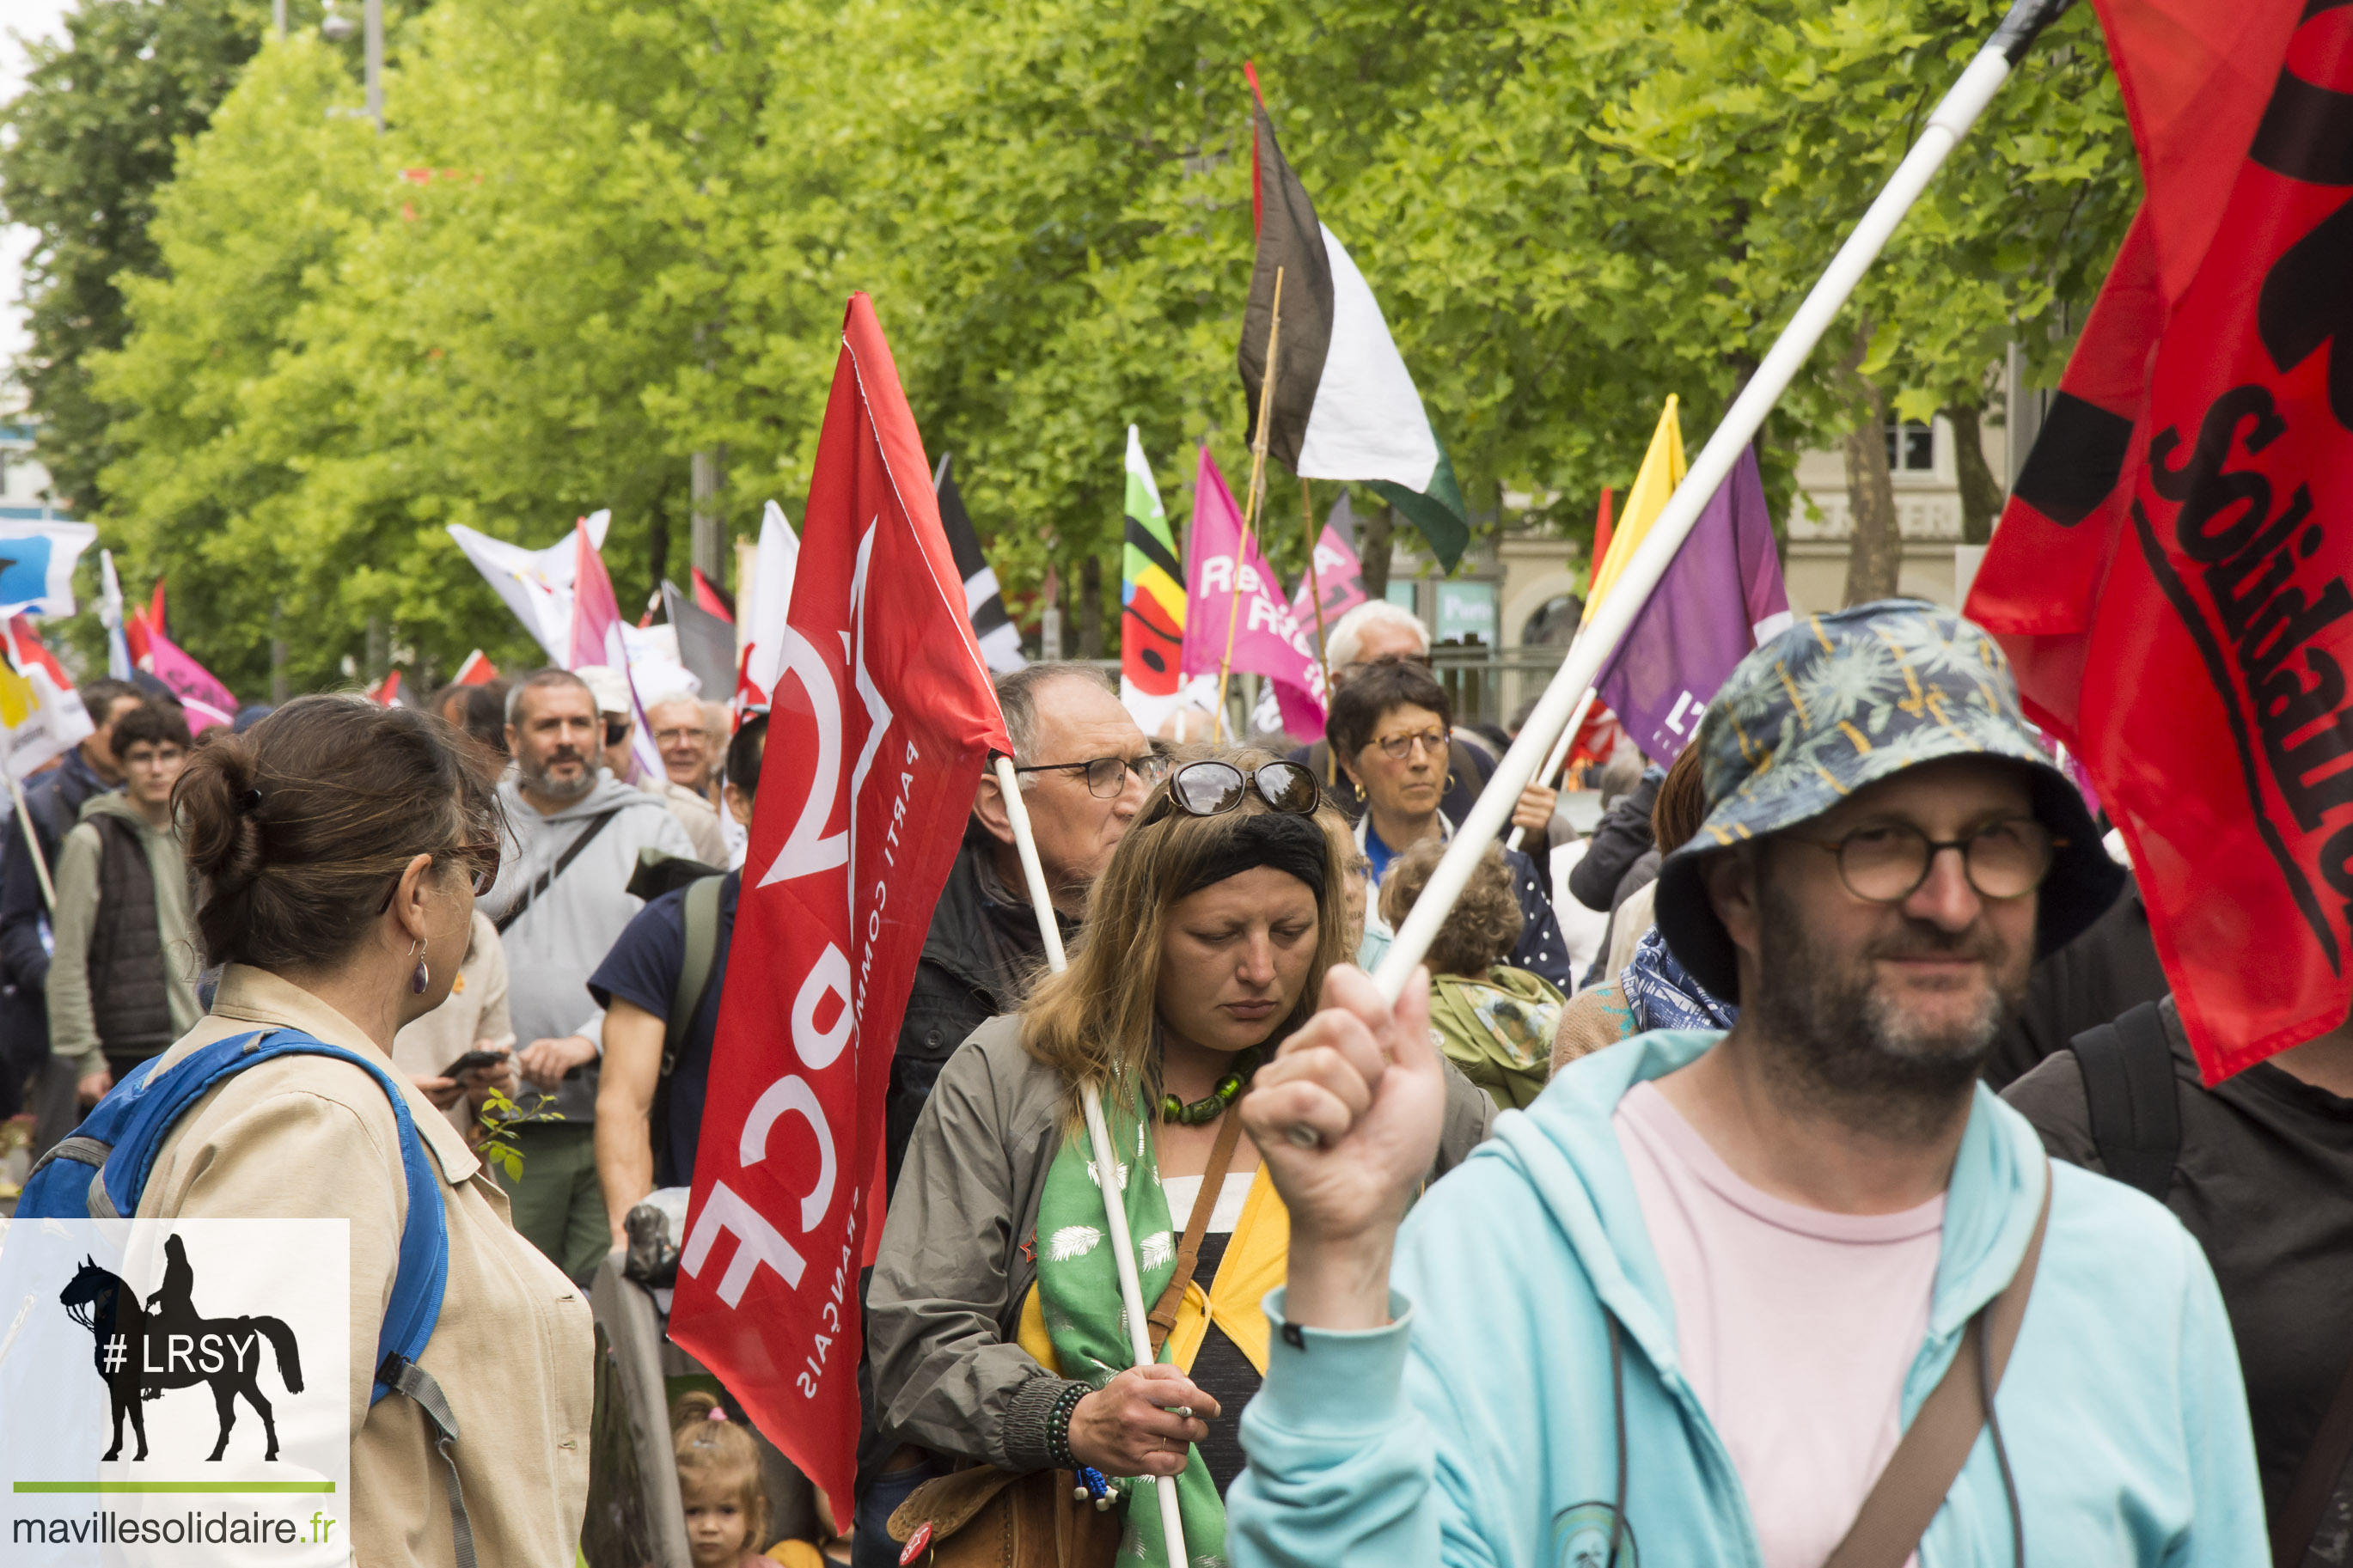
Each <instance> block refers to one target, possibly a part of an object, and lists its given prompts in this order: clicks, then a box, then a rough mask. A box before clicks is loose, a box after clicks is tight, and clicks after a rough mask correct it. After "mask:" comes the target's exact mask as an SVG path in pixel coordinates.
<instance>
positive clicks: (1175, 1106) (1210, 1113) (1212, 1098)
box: [1160, 1046, 1259, 1127]
mask: <svg viewBox="0 0 2353 1568" xmlns="http://www.w3.org/2000/svg"><path fill="white" fill-rule="evenodd" d="M1258 1063H1259V1050H1258V1047H1255V1046H1253V1047H1250V1049H1249V1050H1246V1051H1244V1052H1243V1053H1242V1054H1241V1055H1240V1056H1239V1057H1237V1058H1234V1066H1233V1070H1232V1071H1230V1072H1229V1073H1227V1074H1226V1076H1225V1077H1223V1078H1221V1079H1219V1080H1218V1084H1217V1087H1216V1088H1215V1089H1211V1090H1209V1092H1208V1093H1207V1094H1205V1095H1203V1096H1202V1097H1201V1098H1200V1099H1198V1100H1194V1101H1193V1102H1192V1103H1191V1104H1189V1105H1188V1104H1187V1103H1186V1102H1185V1101H1183V1100H1179V1099H1177V1098H1176V1096H1175V1095H1173V1094H1164V1095H1162V1096H1161V1097H1160V1120H1161V1121H1174V1122H1176V1124H1177V1125H1178V1126H1180V1127H1198V1126H1201V1125H1202V1124H1203V1123H1205V1122H1209V1121H1216V1120H1217V1119H1218V1118H1219V1117H1220V1116H1223V1115H1224V1114H1225V1113H1226V1108H1227V1107H1228V1106H1229V1105H1231V1104H1233V1102H1234V1100H1236V1099H1237V1098H1238V1097H1239V1096H1240V1094H1241V1091H1242V1086H1243V1085H1244V1084H1246V1083H1248V1082H1250V1075H1251V1074H1252V1073H1254V1072H1256V1071H1258Z"/></svg>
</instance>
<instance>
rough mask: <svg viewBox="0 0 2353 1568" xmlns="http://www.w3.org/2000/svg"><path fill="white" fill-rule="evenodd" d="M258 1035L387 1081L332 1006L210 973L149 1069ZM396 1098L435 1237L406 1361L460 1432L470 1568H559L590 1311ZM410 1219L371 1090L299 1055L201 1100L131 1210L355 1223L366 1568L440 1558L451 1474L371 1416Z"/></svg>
mask: <svg viewBox="0 0 2353 1568" xmlns="http://www.w3.org/2000/svg"><path fill="white" fill-rule="evenodd" d="M256 1025H260V1026H273V1025H275V1026H292V1027H295V1028H299V1029H302V1030H304V1031H306V1032H307V1033H309V1034H311V1035H313V1036H315V1037H318V1038H319V1039H322V1040H324V1041H326V1042H327V1043H329V1044H330V1045H337V1046H342V1047H346V1048H347V1049H350V1050H353V1051H356V1052H358V1053H360V1054H361V1055H364V1056H367V1057H370V1058H375V1060H376V1061H377V1062H378V1063H379V1064H381V1065H382V1066H383V1067H384V1068H385V1069H387V1070H393V1064H392V1062H391V1061H390V1059H389V1058H386V1057H385V1054H384V1053H383V1051H382V1050H380V1049H379V1048H378V1047H376V1046H375V1044H373V1043H372V1042H371V1041H370V1040H369V1039H368V1037H366V1036H365V1035H364V1034H362V1033H361V1032H360V1031H359V1029H358V1028H357V1027H355V1026H353V1025H352V1024H351V1023H350V1022H349V1021H348V1020H346V1019H345V1018H344V1017H343V1015H341V1014H340V1013H337V1012H336V1011H335V1010H334V1009H333V1008H332V1007H329V1006H328V1005H326V1004H324V1003H322V1002H321V1001H319V1000H318V999H317V998H316V997H314V996H312V995H311V994H309V993H308V992H306V991H303V990H301V989H300V988H299V987H297V986H294V985H292V984H289V983H287V982H286V981H284V980H281V979H280V978H279V977H278V976H277V975H275V974H271V973H268V972H266V971H263V970H259V969H249V968H247V967H245V966H243V965H240V964H232V965H230V966H229V967H228V968H227V969H226V970H225V971H223V973H222V975H221V982H220V990H219V994H218V995H217V996H216V999H215V1001H214V1003H213V1011H212V1013H211V1015H210V1016H207V1017H205V1018H203V1019H201V1020H199V1021H198V1023H197V1025H196V1026H195V1028H194V1029H192V1030H190V1031H189V1033H188V1034H187V1035H186V1036H185V1037H183V1038H181V1039H180V1040H179V1041H178V1042H177V1043H176V1044H174V1046H173V1047H172V1048H171V1049H170V1050H169V1051H167V1052H165V1053H164V1063H163V1066H162V1067H161V1068H158V1069H157V1070H158V1072H159V1074H160V1073H162V1072H166V1071H169V1070H170V1069H171V1068H172V1067H173V1066H174V1064H176V1063H177V1062H178V1061H179V1060H180V1059H181V1058H184V1057H185V1056H186V1055H187V1054H188V1053H189V1052H190V1051H193V1050H195V1049H197V1048H199V1047H203V1046H206V1045H209V1044H210V1043H212V1042H213V1041H215V1040H218V1039H225V1038H227V1037H231V1036H234V1035H237V1034H242V1033H245V1032H247V1031H248V1030H250V1029H251V1028H253V1027H254V1026H256ZM394 1076H395V1077H396V1079H397V1078H399V1076H400V1075H399V1074H398V1073H397V1072H396V1071H395V1072H394ZM403 1089H404V1090H405V1092H406V1094H407V1097H408V1110H409V1115H410V1117H411V1118H412V1119H413V1120H414V1121H415V1122H416V1124H417V1132H418V1134H419V1135H420V1136H421V1137H422V1138H423V1139H424V1140H425V1142H426V1144H427V1147H428V1148H430V1149H431V1150H432V1152H433V1154H434V1157H435V1158H436V1160H438V1163H439V1165H440V1171H441V1201H442V1205H443V1208H444V1210H445V1212H446V1214H447V1215H448V1226H449V1279H448V1288H447V1289H446V1291H445V1292H444V1294H443V1296H442V1299H441V1317H440V1320H439V1322H438V1325H437V1326H436V1327H435V1329H434V1331H433V1337H432V1339H431V1340H430V1341H428V1342H427V1344H426V1347H425V1353H424V1354H423V1355H422V1356H421V1357H419V1358H418V1360H419V1363H420V1364H422V1365H423V1367H424V1368H425V1370H426V1371H427V1372H429V1373H432V1374H433V1376H434V1377H435V1379H436V1380H438V1382H439V1383H440V1384H441V1387H442V1389H443V1390H444V1391H445V1392H446V1393H447V1394H448V1398H449V1405H450V1408H451V1409H452V1411H454V1412H455V1414H456V1415H457V1417H458V1432H459V1438H458V1442H457V1443H456V1444H455V1445H454V1447H453V1451H454V1452H455V1453H456V1455H457V1458H458V1470H459V1479H461V1481H462V1482H463V1484H464V1487H465V1493H466V1510H467V1513H468V1515H469V1516H470V1519H471V1520H472V1522H473V1527H474V1545H475V1551H476V1553H477V1555H478V1557H479V1559H480V1562H482V1563H485V1564H491V1563H496V1564H500V1565H501V1568H507V1565H510V1564H512V1565H514V1568H523V1565H526V1564H529V1565H540V1564H543V1565H545V1568H568V1565H569V1564H570V1563H572V1561H573V1557H574V1553H575V1550H576V1548H577V1543H578V1541H579V1537H580V1521H581V1517H582V1514H583V1512H584V1511H585V1510H586V1506H587V1498H588V1420H589V1406H590V1401H591V1391H592V1387H593V1377H594V1360H593V1358H594V1349H593V1344H594V1341H593V1337H592V1331H591V1329H590V1326H589V1314H588V1303H587V1302H586V1300H583V1299H582V1295H581V1292H580V1291H579V1289H577V1288H576V1287H575V1286H574V1285H573V1283H572V1282H571V1281H570V1280H569V1279H565V1277H564V1275H563V1273H562V1272H561V1271H560V1270H558V1269H557V1268H556V1267H555V1265H554V1264H553V1263H550V1262H549V1261H548V1260H547V1259H546V1258H543V1257H542V1256H541V1255H540V1253H539V1250H538V1249H537V1248H536V1247H533V1246H532V1245H531V1244H530V1243H529V1242H527V1241H525V1240H523V1239H522V1237H519V1236H517V1235H516V1234H515V1231H514V1226H513V1224H512V1220H511V1219H510V1218H509V1216H508V1213H507V1200H506V1194H503V1193H501V1191H500V1190H499V1189H498V1187H497V1186H496V1185H495V1184H493V1183H492V1182H491V1179H490V1176H489V1173H487V1172H485V1171H484V1170H483V1169H482V1167H481V1166H480V1164H479V1163H477V1162H476V1161H475V1159H474V1156H473V1155H472V1154H471V1153H470V1152H468V1151H467V1148H466V1141H465V1139H464V1138H463V1137H462V1136H460V1135H459V1132H458V1131H457V1130H456V1129H454V1128H452V1127H451V1126H450V1125H449V1123H448V1121H445V1120H443V1119H442V1117H441V1116H440V1115H439V1114H438V1112H436V1111H435V1110H433V1107H432V1105H431V1103H430V1102H429V1101H427V1100H426V1099H425V1097H424V1096H423V1095H420V1094H418V1093H417V1092H416V1091H415V1090H414V1089H408V1088H407V1086H406V1083H404V1084H403ZM407 1208H408V1202H407V1186H406V1180H405V1178H404V1177H403V1175H402V1173H401V1163H400V1142H399V1131H398V1126H397V1123H396V1121H394V1119H393V1113H392V1106H391V1104H390V1102H389V1101H387V1100H385V1096H384V1091H383V1090H382V1089H379V1088H378V1087H377V1086H376V1084H375V1080H374V1079H371V1078H369V1077H368V1076H366V1075H365V1074H364V1073H362V1072H360V1071H359V1070H358V1069H356V1068H353V1067H352V1066H350V1065H349V1064H347V1063H343V1062H337V1061H332V1060H328V1059H326V1058H315V1057H290V1058H280V1059H278V1060H274V1061H269V1062H264V1063H262V1064H261V1065H260V1066H259V1067H257V1068H250V1069H249V1070H248V1071H246V1072H243V1073H240V1074H238V1075H237V1077H235V1078H232V1079H228V1080H227V1082H226V1083H223V1084H222V1085H221V1086H220V1087H219V1088H217V1089H214V1090H212V1092H211V1093H209V1094H207V1095H206V1097H205V1098H204V1099H202V1100H198V1101H197V1102H196V1105H195V1108H194V1109H193V1110H190V1111H189V1112H188V1114H187V1115H186V1116H185V1117H184V1118H182V1119H181V1121H180V1124H179V1125H178V1127H176V1128H175V1129H174V1131H173V1133H172V1136H171V1137H170V1139H169V1140H167V1141H166V1142H165V1143H164V1147H163V1149H162V1151H161V1152H160V1153H159V1154H158V1156H157V1159H156V1162H155V1168H154V1173H153V1176H152V1177H150V1179H149V1181H148V1183H147V1189H146V1192H145V1194H143V1195H142V1198H141V1200H140V1204H139V1217H141V1218H142V1219H146V1218H158V1217H181V1216H186V1217H192V1218H193V1217H203V1218H284V1219H333V1218H347V1219H349V1220H350V1221H351V1226H352V1229H351V1263H352V1326H351V1334H352V1338H351V1343H352V1364H351V1422H352V1545H353V1561H354V1562H356V1563H360V1564H362V1565H363V1568H375V1564H394V1563H398V1564H404V1565H406V1564H412V1563H415V1564H427V1565H438V1564H444V1563H454V1562H455V1560H456V1549H455V1545H454V1542H453V1541H452V1538H451V1535H450V1533H449V1506H448V1492H447V1489H446V1487H447V1479H448V1471H447V1469H446V1468H445V1467H444V1466H443V1464H442V1462H441V1459H440V1457H439V1455H438V1454H437V1453H436V1452H435V1450H434V1447H433V1442H432V1437H431V1428H430V1426H429V1424H428V1423H427V1421H426V1419H425V1415H424V1413H423V1412H422V1411H421V1410H419V1409H418V1408H417V1405H415V1404H414V1403H413V1402H411V1401H410V1400H407V1399H406V1398H403V1397H401V1396H400V1395H398V1394H394V1395H392V1396H391V1397H389V1398H386V1399H385V1400H384V1401H383V1402H382V1403H381V1404H378V1405H374V1406H370V1405H369V1404H368V1394H369V1393H370V1391H371V1389H372V1388H373V1386H374V1373H375V1368H374V1366H373V1365H372V1364H371V1363H372V1362H373V1360H374V1356H375V1342H376V1335H377V1332H378V1331H379V1330H380V1329H381V1328H382V1326H383V1321H384V1310H385V1304H386V1303H387V1302H388V1301H390V1300H391V1298H392V1283H393V1275H394V1268H395V1261H396V1256H397V1254H398V1250H399V1247H400V1233H401V1227H402V1226H403V1224H404V1223H405V1222H406V1217H407Z"/></svg>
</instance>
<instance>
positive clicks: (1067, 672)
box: [995, 662, 1119, 790]
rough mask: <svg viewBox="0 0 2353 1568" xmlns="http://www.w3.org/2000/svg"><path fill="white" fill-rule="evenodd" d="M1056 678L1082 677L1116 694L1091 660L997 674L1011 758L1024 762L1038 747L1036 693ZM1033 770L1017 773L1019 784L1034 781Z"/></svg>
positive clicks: (999, 707) (1026, 786)
mask: <svg viewBox="0 0 2353 1568" xmlns="http://www.w3.org/2000/svg"><path fill="white" fill-rule="evenodd" d="M1057 680H1083V681H1085V682H1086V683H1087V684H1088V685H1090V686H1092V687H1093V688H1095V689H1097V690H1099V691H1106V692H1109V693H1110V694H1111V695H1112V696H1113V697H1117V696H1118V695H1119V688H1118V687H1116V686H1113V684H1112V682H1111V678H1110V677H1109V676H1107V675H1105V674H1104V673H1103V671H1102V670H1100V669H1098V668H1095V667H1094V666H1093V665H1092V664H1071V663H1045V662H1039V663H1035V664H1029V665H1025V666H1024V667H1022V668H1019V669H1017V670H1013V671H1011V672H1010V673H1008V674H1005V675H1000V676H998V677H997V680H996V683H995V684H996V688H997V710H998V711H1000V712H1002V713H1003V714H1004V715H1005V732H1006V734H1008V736H1010V737H1012V740H1013V760H1014V761H1015V762H1017V763H1026V762H1028V761H1029V759H1030V757H1032V756H1034V755H1035V754H1036V753H1037V750H1038V693H1039V691H1040V690H1041V689H1044V688H1045V687H1046V686H1047V685H1049V684H1050V683H1051V682H1053V681H1057ZM1037 777H1038V775H1037V774H1035V773H1023V774H1022V775H1021V787H1022V788H1023V789H1025V790H1026V789H1029V788H1030V787H1032V786H1033V785H1034V784H1036V782H1037Z"/></svg>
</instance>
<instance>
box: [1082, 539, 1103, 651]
mask: <svg viewBox="0 0 2353 1568" xmlns="http://www.w3.org/2000/svg"><path fill="white" fill-rule="evenodd" d="M1079 657H1080V658H1102V657H1103V557H1102V556H1100V555H1089V556H1086V557H1084V558H1082V560H1081V561H1080V562H1079Z"/></svg>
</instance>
